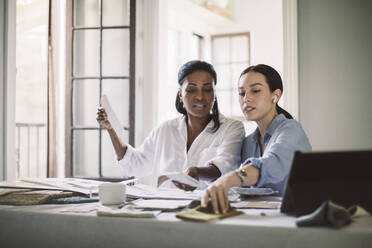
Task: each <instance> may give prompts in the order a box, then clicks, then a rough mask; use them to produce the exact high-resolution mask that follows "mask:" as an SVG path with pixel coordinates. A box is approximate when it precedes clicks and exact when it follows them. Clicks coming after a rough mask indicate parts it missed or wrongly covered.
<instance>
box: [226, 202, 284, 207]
mask: <svg viewBox="0 0 372 248" xmlns="http://www.w3.org/2000/svg"><path fill="white" fill-rule="evenodd" d="M231 206H232V207H234V208H255V209H279V208H280V206H281V202H277V201H241V202H233V203H231Z"/></svg>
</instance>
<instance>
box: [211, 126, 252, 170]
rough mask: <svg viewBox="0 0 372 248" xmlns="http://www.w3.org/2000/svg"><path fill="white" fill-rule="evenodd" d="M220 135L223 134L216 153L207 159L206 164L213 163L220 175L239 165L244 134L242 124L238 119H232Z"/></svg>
mask: <svg viewBox="0 0 372 248" xmlns="http://www.w3.org/2000/svg"><path fill="white" fill-rule="evenodd" d="M220 135H223V139H222V142H221V144H219V146H218V148H217V155H216V156H215V157H214V158H213V159H211V160H209V161H208V164H214V165H215V166H216V167H217V168H218V169H219V170H220V172H221V175H224V174H226V173H227V172H229V171H232V170H234V169H236V168H238V167H239V164H240V158H241V157H240V151H241V146H242V141H243V139H244V136H245V131H244V125H243V123H242V122H240V121H233V122H232V123H231V124H230V125H228V126H226V128H225V130H224V132H223V133H221V134H220Z"/></svg>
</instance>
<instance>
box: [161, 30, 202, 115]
mask: <svg viewBox="0 0 372 248" xmlns="http://www.w3.org/2000/svg"><path fill="white" fill-rule="evenodd" d="M203 46H204V38H203V36H201V35H199V34H195V33H192V32H190V30H179V29H174V28H169V29H168V72H167V73H168V82H167V87H166V89H162V94H163V95H164V98H163V99H164V100H161V101H163V102H162V105H161V106H162V107H161V109H162V110H161V111H160V112H161V113H160V114H159V115H160V120H161V121H164V120H167V119H170V118H174V117H175V116H178V115H179V113H178V112H177V110H176V108H175V106H174V100H175V99H176V93H177V91H178V84H177V81H178V71H179V69H180V67H181V66H182V65H183V64H184V63H186V62H187V61H189V60H194V59H199V60H202V59H203ZM165 96H166V97H165ZM169 99H172V100H169ZM173 99H174V100H173Z"/></svg>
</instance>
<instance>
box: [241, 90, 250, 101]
mask: <svg viewBox="0 0 372 248" xmlns="http://www.w3.org/2000/svg"><path fill="white" fill-rule="evenodd" d="M243 101H244V102H250V101H251V97H250V95H249V94H248V92H246V93H245V94H244V98H243Z"/></svg>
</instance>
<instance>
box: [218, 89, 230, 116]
mask: <svg viewBox="0 0 372 248" xmlns="http://www.w3.org/2000/svg"><path fill="white" fill-rule="evenodd" d="M217 100H218V109H219V110H220V112H221V113H222V114H223V115H225V116H231V91H218V92H217Z"/></svg>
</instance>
